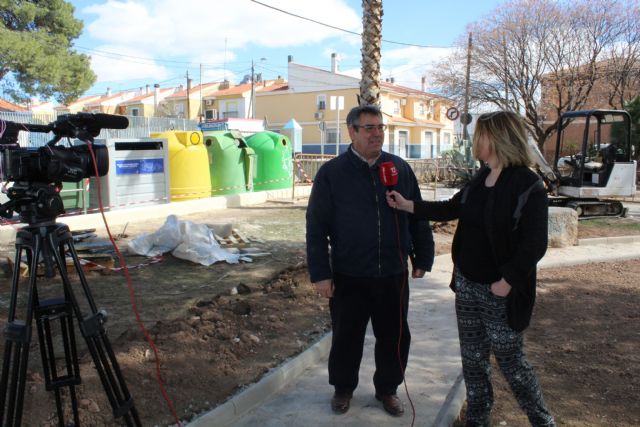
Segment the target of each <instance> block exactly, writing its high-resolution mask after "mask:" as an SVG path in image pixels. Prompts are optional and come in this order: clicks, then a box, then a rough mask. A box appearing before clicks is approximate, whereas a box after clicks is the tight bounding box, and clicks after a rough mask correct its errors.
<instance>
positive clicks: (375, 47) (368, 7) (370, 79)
mask: <svg viewBox="0 0 640 427" xmlns="http://www.w3.org/2000/svg"><path fill="white" fill-rule="evenodd" d="M381 44H382V0H362V49H361V50H360V51H361V52H362V61H361V64H362V79H361V80H360V105H370V104H373V105H378V106H379V105H380V56H381V54H380V47H381Z"/></svg>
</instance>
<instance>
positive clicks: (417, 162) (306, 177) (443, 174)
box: [294, 153, 456, 183]
mask: <svg viewBox="0 0 640 427" xmlns="http://www.w3.org/2000/svg"><path fill="white" fill-rule="evenodd" d="M334 157H335V156H334V155H331V154H324V155H323V154H302V153H297V154H296V155H295V159H294V163H295V174H296V181H297V182H313V180H314V179H315V176H316V173H318V169H320V166H322V165H323V164H325V163H326V162H327V161H328V160H330V159H332V158H334ZM406 162H407V163H408V164H409V166H411V169H413V173H415V175H416V178H417V179H418V181H419V182H421V183H429V182H434V181H437V182H443V181H444V182H449V181H452V182H453V181H455V180H456V174H455V173H454V167H453V165H452V163H451V160H450V159H449V158H437V159H406Z"/></svg>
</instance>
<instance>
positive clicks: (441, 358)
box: [189, 236, 640, 427]
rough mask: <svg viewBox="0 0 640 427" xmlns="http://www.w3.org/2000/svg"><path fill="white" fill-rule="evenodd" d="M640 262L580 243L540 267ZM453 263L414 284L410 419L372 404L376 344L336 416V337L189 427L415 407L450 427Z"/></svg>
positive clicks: (458, 385)
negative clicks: (331, 358)
mask: <svg viewBox="0 0 640 427" xmlns="http://www.w3.org/2000/svg"><path fill="white" fill-rule="evenodd" d="M635 258H640V236H638V237H618V238H603V239H588V240H582V241H580V245H578V246H573V247H568V248H559V249H549V250H548V252H547V254H546V256H545V257H544V258H543V260H542V261H541V263H540V265H539V266H540V268H551V267H560V266H565V265H577V264H583V263H592V262H604V261H612V260H616V261H621V260H624V259H635ZM451 269H452V265H451V258H450V256H449V255H441V256H439V257H437V258H436V262H435V265H434V268H433V271H432V272H431V273H428V274H427V276H426V278H425V279H419V280H411V281H410V287H411V303H410V310H409V323H410V327H411V334H412V343H411V353H410V356H409V365H408V368H407V375H406V385H407V388H408V392H409V396H410V399H409V397H408V396H407V393H406V392H405V389H404V387H402V386H401V388H399V389H398V395H399V396H400V398H401V399H402V400H403V401H404V402H405V414H404V416H402V417H399V418H394V417H390V416H389V415H387V414H386V412H384V410H383V409H382V405H381V404H380V402H378V401H376V400H375V397H374V388H373V384H372V377H373V365H374V362H373V337H372V335H371V331H369V333H368V335H367V338H366V340H365V351H364V357H363V361H362V365H361V369H360V384H359V386H358V388H357V389H356V391H355V393H354V397H353V400H352V401H351V409H350V410H349V412H347V413H346V414H344V415H334V414H333V412H332V411H331V407H330V404H329V401H330V398H331V395H332V394H333V388H332V387H331V386H330V385H329V384H328V382H327V378H328V374H327V356H328V352H329V347H330V344H331V343H330V340H331V337H330V335H329V336H326V337H325V338H323V339H322V340H320V341H319V342H318V343H317V344H316V345H314V346H313V347H312V348H311V349H309V350H307V351H305V352H304V353H302V354H301V355H299V356H297V357H296V358H294V359H293V360H291V361H289V362H288V363H287V364H285V365H283V366H282V367H280V368H278V369H277V370H275V371H273V372H272V373H270V374H269V375H267V376H266V377H265V378H263V379H262V380H261V381H260V382H258V383H257V384H254V385H252V386H250V387H249V388H247V389H245V390H244V391H243V392H241V393H239V394H237V395H236V396H234V397H233V398H231V399H230V400H229V401H227V402H226V403H224V404H222V405H220V406H218V407H217V408H216V409H214V410H213V411H211V412H209V413H207V414H204V415H202V416H201V417H199V418H197V419H196V420H194V421H193V422H192V423H190V424H189V426H192V427H204V426H216V427H219V426H231V425H233V426H241V427H281V426H282V427H283V426H291V427H294V426H295V427H298V426H299V427H303V426H304V427H307V426H338V425H339V426H354V427H355V426H358V427H369V426H382V425H384V426H410V425H412V421H413V411H412V406H411V403H410V400H411V401H412V402H413V407H414V408H415V422H414V423H413V425H416V426H434V427H435V426H437V427H440V426H442V427H445V426H450V425H451V423H452V422H453V420H455V418H456V417H457V415H458V413H459V411H460V408H461V406H462V403H463V401H464V398H465V396H464V382H463V381H462V378H461V367H460V356H459V348H458V335H457V328H456V321H455V312H454V307H453V301H454V294H453V292H451V290H450V289H449V287H448V285H449V282H450V279H451Z"/></svg>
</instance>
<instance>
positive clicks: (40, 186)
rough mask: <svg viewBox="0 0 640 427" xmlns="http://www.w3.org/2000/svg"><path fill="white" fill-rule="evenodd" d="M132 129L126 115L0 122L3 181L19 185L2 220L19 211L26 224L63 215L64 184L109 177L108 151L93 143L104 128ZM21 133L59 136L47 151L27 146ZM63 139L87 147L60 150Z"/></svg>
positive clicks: (10, 192) (2, 208) (13, 189)
mask: <svg viewBox="0 0 640 427" xmlns="http://www.w3.org/2000/svg"><path fill="white" fill-rule="evenodd" d="M128 126H129V120H128V119H127V118H126V117H124V116H117V115H112V114H101V113H97V114H92V113H76V114H64V115H61V116H59V117H58V119H57V120H56V121H54V122H52V123H49V124H48V125H39V124H30V123H15V122H8V121H0V155H1V158H0V181H7V182H13V183H14V184H13V186H12V187H11V188H9V190H8V193H7V195H8V197H9V199H10V202H8V203H5V204H4V205H2V206H0V215H2V216H5V217H7V218H8V217H10V216H11V215H13V210H14V209H16V207H18V208H19V209H18V211H19V213H20V216H21V217H22V218H23V220H26V221H28V222H30V223H31V222H38V221H39V220H40V219H45V218H51V217H54V218H55V216H57V215H59V214H61V213H63V212H64V208H63V206H62V200H61V199H60V196H59V194H58V193H59V191H60V189H61V188H62V182H78V181H81V180H82V179H84V178H89V177H92V176H104V175H106V174H107V172H109V154H108V152H107V147H106V146H104V145H102V144H94V143H93V139H94V138H95V137H96V136H98V135H99V134H100V131H101V130H102V129H105V128H106V129H126V128H127V127H128ZM21 131H27V132H41V133H49V132H52V133H53V135H54V137H53V139H51V141H49V142H47V144H46V145H44V146H42V147H38V148H33V147H21V146H20V145H19V144H18V135H19V133H20V132H21ZM62 138H77V139H79V140H81V141H84V142H85V144H82V145H74V146H70V147H64V146H56V144H57V143H58V142H59V141H60V140H61V139H62ZM91 151H93V156H92V155H91ZM94 157H95V165H94V161H93V158H94ZM96 171H97V172H96ZM52 184H53V185H52Z"/></svg>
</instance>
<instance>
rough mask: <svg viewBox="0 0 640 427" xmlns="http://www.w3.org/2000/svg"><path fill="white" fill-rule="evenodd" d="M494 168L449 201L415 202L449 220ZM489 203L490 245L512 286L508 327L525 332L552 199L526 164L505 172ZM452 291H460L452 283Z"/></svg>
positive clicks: (421, 212)
mask: <svg viewBox="0 0 640 427" xmlns="http://www.w3.org/2000/svg"><path fill="white" fill-rule="evenodd" d="M489 172H490V170H489V169H488V168H483V169H481V170H480V171H479V172H478V173H477V174H476V176H475V177H474V178H473V179H472V180H471V181H470V182H469V183H468V184H467V185H466V186H465V187H464V188H463V189H461V190H460V191H459V192H458V193H456V194H455V195H454V196H453V197H452V198H451V199H450V200H447V201H440V202H425V201H419V202H414V214H415V215H416V216H417V217H418V218H426V219H430V220H434V221H449V220H452V219H456V218H459V217H460V213H461V211H462V209H464V205H465V201H466V198H467V193H468V192H469V191H473V190H474V188H475V187H476V186H478V185H481V184H483V183H484V181H485V179H486V177H487V175H488V174H489ZM490 194H491V195H490V196H489V199H488V200H487V203H486V204H485V215H484V217H485V227H486V231H487V236H488V237H489V242H490V246H491V247H490V248H488V249H489V250H491V251H492V252H493V255H494V259H495V261H496V265H497V266H498V269H499V271H500V272H501V274H502V277H503V278H504V279H505V280H506V281H507V282H508V283H509V284H510V285H511V287H512V289H511V292H510V293H509V295H508V296H507V316H508V322H509V326H510V327H511V328H513V329H515V330H516V331H523V330H524V329H526V328H527V326H529V321H530V320H531V313H532V312H533V305H534V303H535V299H536V265H537V263H538V261H539V260H540V259H541V258H542V257H543V256H544V254H545V252H546V250H547V228H548V215H549V211H548V200H547V192H546V190H545V188H544V185H543V184H542V181H541V180H540V178H539V177H538V175H537V174H536V173H535V172H533V171H532V170H531V169H529V168H526V167H508V168H505V169H503V170H502V172H501V173H500V176H499V177H498V180H497V182H496V184H495V187H494V191H492V192H491V193H490ZM464 226H465V224H464V222H463V221H460V222H459V223H458V226H457V228H456V232H455V234H454V237H453V243H452V247H451V256H452V258H453V263H454V265H455V263H456V259H457V258H458V255H459V250H460V249H459V248H460V247H461V245H460V239H461V238H462V237H461V236H462V235H463V231H464ZM452 289H454V290H455V288H454V286H453V281H452Z"/></svg>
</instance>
